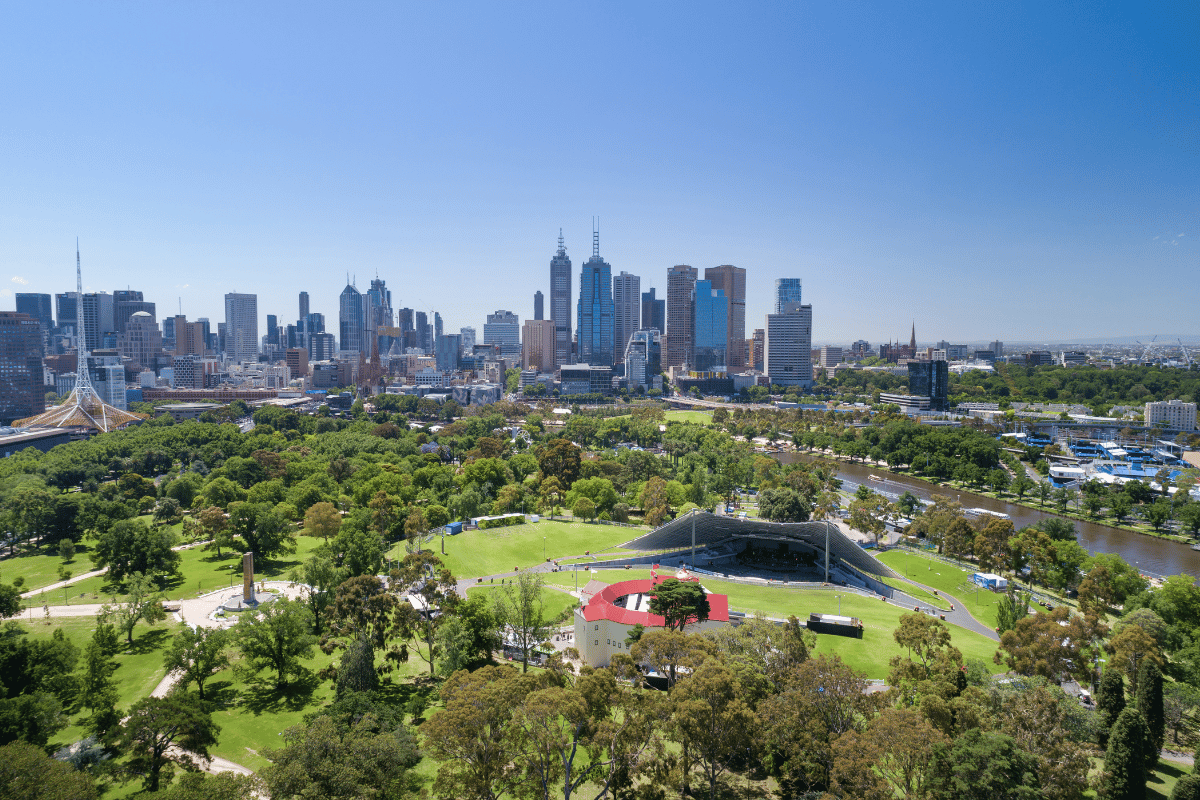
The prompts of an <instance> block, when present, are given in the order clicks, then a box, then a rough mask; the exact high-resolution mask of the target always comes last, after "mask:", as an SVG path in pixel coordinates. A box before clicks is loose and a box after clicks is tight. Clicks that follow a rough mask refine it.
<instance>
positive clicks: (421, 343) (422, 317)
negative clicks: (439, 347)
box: [413, 311, 431, 353]
mask: <svg viewBox="0 0 1200 800" xmlns="http://www.w3.org/2000/svg"><path fill="white" fill-rule="evenodd" d="M414 316H415V317H416V321H415V322H414V323H413V332H414V333H415V334H416V336H415V337H414V338H415V340H416V344H415V345H414V346H415V347H416V348H417V349H418V350H421V351H423V352H426V353H428V352H429V336H430V334H429V331H430V330H431V328H430V327H429V315H428V314H426V313H425V312H424V311H418V312H416V313H415V315H414Z"/></svg>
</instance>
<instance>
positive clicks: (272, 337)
mask: <svg viewBox="0 0 1200 800" xmlns="http://www.w3.org/2000/svg"><path fill="white" fill-rule="evenodd" d="M267 344H273V345H276V346H278V344H279V317H277V316H275V315H274V314H267Z"/></svg>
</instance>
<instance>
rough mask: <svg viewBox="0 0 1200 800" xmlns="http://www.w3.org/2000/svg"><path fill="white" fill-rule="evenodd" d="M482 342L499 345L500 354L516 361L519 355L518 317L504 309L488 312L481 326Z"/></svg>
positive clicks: (519, 330)
mask: <svg viewBox="0 0 1200 800" xmlns="http://www.w3.org/2000/svg"><path fill="white" fill-rule="evenodd" d="M483 343H484V344H497V345H500V354H501V355H502V356H503V357H504V358H508V359H511V360H513V361H516V360H517V359H518V358H520V357H521V320H520V318H519V317H518V316H517V315H516V314H514V313H512V312H511V311H505V310H504V309H500V310H499V311H497V312H496V313H495V314H488V316H487V323H486V324H485V325H484V326H483Z"/></svg>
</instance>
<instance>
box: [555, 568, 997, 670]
mask: <svg viewBox="0 0 1200 800" xmlns="http://www.w3.org/2000/svg"><path fill="white" fill-rule="evenodd" d="M649 577H650V572H649V570H635V569H629V570H625V569H620V570H600V571H598V572H597V574H595V575H593V574H591V573H590V572H588V573H584V574H580V576H579V583H580V586H583V585H584V584H585V583H586V581H587V580H588V579H589V578H594V579H596V580H599V581H602V582H604V583H617V582H619V581H627V580H635V579H639V578H640V579H645V578H649ZM547 581H548V582H551V583H556V584H558V585H560V586H571V587H573V586H574V585H575V577H574V575H572V574H571V573H569V572H567V573H562V572H559V573H552V574H551V575H549V576H547ZM703 583H704V586H705V588H707V589H709V590H711V591H713V592H716V593H718V594H725V595H728V596H729V606H730V608H732V609H734V610H737V611H745V612H746V613H755V612H761V613H763V614H766V615H767V616H771V617H777V618H778V617H787V616H789V615H795V616H797V617H799V618H800V619H802V620H806V619H808V615H809V614H811V613H812V612H814V611H815V612H819V613H826V614H830V613H833V614H836V613H842V614H845V615H847V616H853V617H858V618H859V619H861V620H862V622H863V628H864V633H863V638H862V639H850V638H848V637H844V636H831V635H818V637H817V640H818V645H817V649H818V652H821V651H824V652H832V653H837V654H838V655H839V656H841V658H842V660H843V661H845V662H846V663H848V664H850V665H851V666H853V667H854V668H855V669H858V670H860V671H862V672H865V673H866V675H867V677H869V678H886V677H887V673H888V670H889V666H888V661H889V660H890V659H891V657H892V656H894V655H900V654H901V652H902V651H901V649H900V647H899V645H897V644H896V642H895V640H894V639H893V638H892V631H894V630H895V629H896V628H897V627H898V626H899V625H900V616H901V615H902V614H904V613H905V612H904V610H903V609H900V608H897V607H896V606H894V605H891V604H888V603H884V602H882V601H879V600H871V599H869V598H867V597H863V596H862V595H858V594H851V593H845V594H843V593H840V592H835V591H828V590H824V589H793V588H785V587H782V586H752V585H747V584H741V583H734V582H732V581H721V580H714V579H712V578H708V577H705V578H703ZM839 596H840V597H841V603H840V605H839V602H838V597H839ZM949 627H950V631H951V634H952V635H953V643H954V646H955V647H957V648H958V649H959V650H961V651H962V654H963V657H964V658H975V659H980V660H982V661H985V662H987V665H988V668H989V669H991V670H992V671H993V672H998V671H1000V670H1001V669H1002V667H1000V666H998V665H994V664H993V663H992V655H993V654H994V653H995V652H996V643H995V642H993V641H992V640H991V639H987V638H985V637H983V636H980V635H979V634H977V633H973V632H971V631H967V630H964V629H962V628H959V627H956V626H954V625H951V626H949Z"/></svg>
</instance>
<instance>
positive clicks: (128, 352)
mask: <svg viewBox="0 0 1200 800" xmlns="http://www.w3.org/2000/svg"><path fill="white" fill-rule="evenodd" d="M162 349H163V348H162V333H161V332H160V331H159V330H158V323H157V322H155V321H154V317H152V316H151V315H150V314H149V313H147V312H145V311H136V312H134V313H133V314H132V315H131V316H130V317H129V319H128V320H127V321H126V323H125V330H124V331H122V332H121V333H118V334H117V351H118V352H119V353H120V354H121V355H123V356H125V357H127V358H128V359H129V360H130V361H131V362H132V363H133V364H134V366H138V367H153V366H154V357H155V356H156V355H158V354H159V353H161V352H162Z"/></svg>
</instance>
